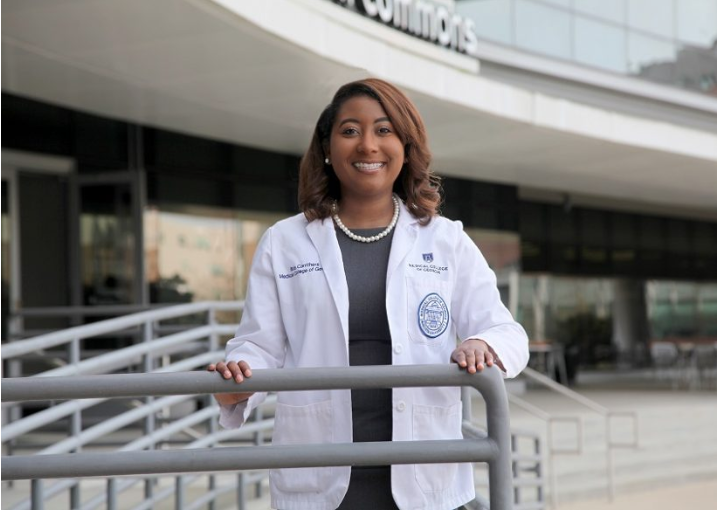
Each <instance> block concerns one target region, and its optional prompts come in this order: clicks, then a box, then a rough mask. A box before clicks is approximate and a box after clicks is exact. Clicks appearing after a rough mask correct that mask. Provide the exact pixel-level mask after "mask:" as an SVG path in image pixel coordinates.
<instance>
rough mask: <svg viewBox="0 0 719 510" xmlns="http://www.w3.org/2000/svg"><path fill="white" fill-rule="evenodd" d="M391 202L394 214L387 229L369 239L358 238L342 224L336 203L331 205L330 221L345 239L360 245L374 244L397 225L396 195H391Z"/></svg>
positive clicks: (397, 205)
mask: <svg viewBox="0 0 719 510" xmlns="http://www.w3.org/2000/svg"><path fill="white" fill-rule="evenodd" d="M392 202H393V203H394V214H393V215H392V221H390V222H389V225H387V228H386V229H384V230H383V231H382V232H380V233H379V234H377V235H374V236H370V237H364V236H358V235H357V234H355V233H353V232H352V231H351V230H350V229H348V228H347V227H346V226H345V224H344V223H342V220H341V219H340V216H339V214H337V212H336V211H337V202H335V203H334V204H332V211H333V212H334V214H333V215H332V219H333V220H334V221H335V223H336V224H337V227H338V228H339V229H340V230H341V231H342V232H344V233H345V235H346V236H347V237H349V238H350V239H352V240H353V241H357V242H360V243H374V242H375V241H379V240H380V239H382V238H383V237H387V235H388V234H389V233H390V232H392V229H393V228H394V227H395V225H397V220H398V219H399V198H397V196H396V195H392Z"/></svg>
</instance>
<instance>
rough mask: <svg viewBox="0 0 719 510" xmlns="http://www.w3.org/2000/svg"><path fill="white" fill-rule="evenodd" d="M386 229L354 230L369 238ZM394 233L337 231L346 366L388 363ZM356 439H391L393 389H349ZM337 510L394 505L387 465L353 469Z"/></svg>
mask: <svg viewBox="0 0 719 510" xmlns="http://www.w3.org/2000/svg"><path fill="white" fill-rule="evenodd" d="M383 230H384V229H382V228H378V229H362V230H353V232H354V233H355V234H357V235H361V236H372V235H376V234H378V233H380V232H381V231H383ZM393 233H394V231H393V232H392V233H390V235H388V236H387V237H385V238H383V239H380V240H379V241H377V242H374V243H360V242H357V241H353V240H351V239H350V238H348V237H347V236H346V235H345V234H344V233H343V232H342V231H341V230H339V229H337V240H338V241H339V245H340V250H341V251H342V261H343V263H344V269H345V275H346V276H347V286H348V288H349V304H350V307H349V357H350V365H353V366H358V365H391V364H392V339H391V336H390V332H389V322H388V321H387V309H386V306H385V298H386V283H385V281H386V278H387V263H388V262H389V252H390V248H391V246H392V234H393ZM352 434H353V438H354V441H355V442H358V443H359V442H367V441H391V440H392V390H391V389H378V390H352ZM339 508H340V509H341V510H354V509H358V510H359V509H367V508H371V509H372V510H385V509H393V510H394V509H396V508H397V505H396V504H395V502H394V499H392V487H391V474H390V467H389V466H368V467H353V468H352V475H351V477H350V486H349V489H348V491H347V495H346V496H345V498H344V500H343V501H342V504H341V505H340V506H339Z"/></svg>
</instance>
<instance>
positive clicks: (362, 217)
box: [337, 194, 394, 229]
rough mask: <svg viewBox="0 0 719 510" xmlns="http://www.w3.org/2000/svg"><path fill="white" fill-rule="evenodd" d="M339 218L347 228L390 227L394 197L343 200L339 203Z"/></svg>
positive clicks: (349, 198) (348, 198)
mask: <svg viewBox="0 0 719 510" xmlns="http://www.w3.org/2000/svg"><path fill="white" fill-rule="evenodd" d="M337 205H338V208H339V216H340V218H342V222H343V223H344V224H345V225H346V226H347V228H350V229H352V228H359V229H363V228H382V227H386V226H387V225H389V223H390V221H392V215H393V214H394V203H393V202H392V195H391V194H390V195H386V196H382V197H376V198H363V199H361V200H359V199H356V198H354V197H346V198H342V200H340V201H339V202H338V204H337Z"/></svg>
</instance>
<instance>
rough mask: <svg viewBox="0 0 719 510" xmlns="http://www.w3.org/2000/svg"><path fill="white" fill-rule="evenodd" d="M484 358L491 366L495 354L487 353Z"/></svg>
mask: <svg viewBox="0 0 719 510" xmlns="http://www.w3.org/2000/svg"><path fill="white" fill-rule="evenodd" d="M484 359H485V361H486V363H487V366H488V367H491V366H493V365H494V355H493V354H492V353H491V352H487V353H485V354H484Z"/></svg>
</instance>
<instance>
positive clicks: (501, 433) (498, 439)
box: [482, 392, 513, 509]
mask: <svg viewBox="0 0 719 510" xmlns="http://www.w3.org/2000/svg"><path fill="white" fill-rule="evenodd" d="M482 396H483V397H484V400H485V402H486V403H487V433H488V435H489V437H490V438H492V439H493V440H494V441H495V443H496V446H497V448H498V449H499V452H500V455H498V456H497V457H496V458H495V459H493V460H490V461H489V487H490V490H489V504H490V508H494V509H498V508H503V509H504V508H512V506H513V504H512V495H513V493H512V459H511V454H510V452H511V450H510V448H511V439H510V438H511V433H510V431H509V404H508V402H507V398H506V396H505V395H504V394H503V393H502V394H501V395H500V394H497V393H496V392H487V394H483V395H482ZM497 411H500V412H497ZM501 452H506V453H507V454H506V455H501Z"/></svg>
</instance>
